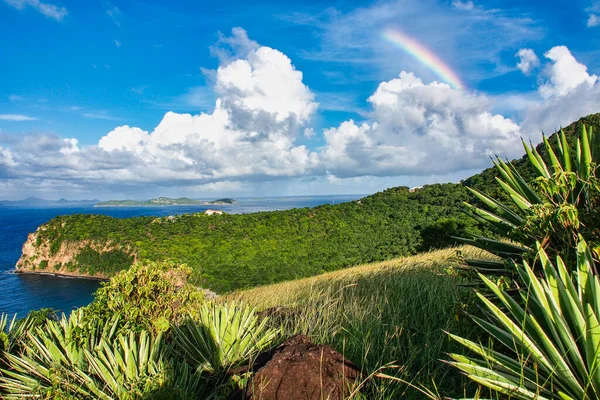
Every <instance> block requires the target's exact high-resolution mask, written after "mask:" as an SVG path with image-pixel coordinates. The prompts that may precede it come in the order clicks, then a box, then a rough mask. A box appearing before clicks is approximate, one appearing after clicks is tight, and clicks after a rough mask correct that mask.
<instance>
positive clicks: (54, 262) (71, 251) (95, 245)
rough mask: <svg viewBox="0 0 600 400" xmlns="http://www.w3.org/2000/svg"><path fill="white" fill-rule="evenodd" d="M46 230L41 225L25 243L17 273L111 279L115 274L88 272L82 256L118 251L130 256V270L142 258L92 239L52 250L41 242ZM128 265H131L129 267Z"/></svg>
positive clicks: (65, 244) (128, 250) (121, 248)
mask: <svg viewBox="0 0 600 400" xmlns="http://www.w3.org/2000/svg"><path fill="white" fill-rule="evenodd" d="M44 229H45V226H44V225H42V226H40V227H39V228H38V229H37V230H36V231H35V232H34V233H30V234H29V235H28V237H27V240H26V241H25V243H24V244H23V249H22V253H21V258H20V259H19V261H17V264H16V267H15V272H16V273H23V274H52V275H60V276H72V277H81V278H94V279H108V278H110V276H111V275H112V274H109V273H106V272H104V271H97V270H96V269H95V268H93V269H91V270H90V269H88V268H86V265H85V264H82V259H81V258H82V255H83V254H84V253H85V254H88V255H89V254H90V253H91V254H92V255H93V256H95V257H96V258H99V259H100V258H102V257H104V256H106V255H110V254H114V253H115V252H119V253H123V254H125V255H126V256H128V257H129V260H130V261H131V262H130V263H123V264H124V265H122V267H123V268H126V267H129V266H130V265H131V264H133V263H135V262H136V261H137V260H138V255H137V254H136V253H135V252H134V251H133V250H132V249H131V248H130V247H129V246H122V245H118V244H116V243H111V242H97V241H92V240H79V241H75V242H66V241H64V242H62V243H60V247H58V246H56V247H57V248H52V246H51V244H50V242H48V241H44V240H41V238H40V237H39V234H40V232H41V231H43V230H44ZM125 264H128V265H125Z"/></svg>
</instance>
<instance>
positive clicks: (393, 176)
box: [0, 0, 600, 198]
mask: <svg viewBox="0 0 600 400" xmlns="http://www.w3.org/2000/svg"><path fill="white" fill-rule="evenodd" d="M385 29H389V30H394V31H399V32H402V33H403V34H404V35H405V36H408V37H410V38H411V39H412V40H414V41H415V42H418V43H419V45H420V46H422V47H423V48H425V49H428V51H430V52H431V53H432V54H435V56H436V57H437V58H438V59H439V60H440V61H441V62H443V63H444V64H445V65H446V66H447V68H449V69H451V70H452V71H454V73H455V74H456V75H458V76H459V77H460V79H461V80H462V81H463V82H464V84H465V87H463V88H460V89H457V88H453V87H450V86H447V85H445V84H444V81H443V79H442V78H441V77H440V76H439V75H438V74H436V72H435V71H434V70H432V69H431V68H429V67H428V66H427V65H425V64H424V63H423V62H422V61H421V60H419V59H418V57H415V56H414V55H411V54H410V53H409V52H407V51H406V49H405V48H402V47H401V46H397V45H394V44H392V43H390V42H389V41H386V40H385V39H384V38H383V37H382V32H383V31H384V30H385ZM0 38H1V39H0V60H1V62H0V190H2V192H3V195H0V197H2V198H20V197H24V196H27V195H37V196H41V197H50V198H52V197H71V198H84V197H89V196H92V195H93V197H102V198H121V197H137V198H144V197H147V196H153V195H155V194H156V195H168V196H178V195H191V196H196V197H207V196H209V197H210V196H212V195H215V196H217V195H225V194H226V195H246V194H247V195H257V194H265V195H285V194H290V195H292V194H307V193H313V194H324V193H370V192H373V191H377V190H381V189H384V188H386V187H389V186H396V185H408V186H417V185H421V184H424V183H431V182H446V181H458V180H459V179H461V178H464V177H467V176H469V175H470V174H472V173H474V172H477V171H478V170H481V169H482V168H485V167H486V166H488V165H489V159H488V155H489V154H490V153H491V152H494V153H498V154H501V155H505V156H508V157H516V156H518V155H520V147H519V140H518V139H519V138H520V137H521V136H524V137H530V138H532V139H534V140H536V141H539V139H540V131H541V130H544V131H547V132H551V131H554V130H555V129H556V128H559V127H560V126H561V125H565V124H568V123H569V122H571V121H572V120H574V119H577V118H578V117H581V116H583V115H585V114H588V113H590V112H598V111H600V100H597V99H598V98H599V97H600V89H599V85H600V83H598V82H597V76H596V74H599V73H600V50H598V49H599V48H600V46H599V44H600V2H598V1H590V0H579V1H571V2H566V1H564V2H563V1H560V2H559V1H555V2H548V1H529V2H521V1H499V0H496V1H485V0H482V1H478V0H473V1H465V0H463V1H459V0H454V1H451V0H445V1H435V0H424V1H418V2H417V1H405V0H398V1H388V2H364V1H363V2H359V1H337V2H331V1H310V2H286V1H270V2H269V1H262V2H236V1H229V2H195V1H176V2H164V1H125V0H120V1H119V0H115V1H110V2H109V1H89V2H79V1H67V0H63V1H60V0H3V1H0ZM517 53H519V54H520V55H517ZM519 63H520V66H519ZM403 71H404V72H403ZM401 73H402V74H401ZM438 83H439V84H438ZM447 83H448V82H447ZM440 84H441V85H440ZM185 114H190V118H192V119H191V120H189V121H188V120H186V119H185V118H186V117H182V116H183V115H185ZM201 115H203V117H202V116H201ZM161 121H162V122H161ZM159 124H160V125H159ZM119 127H121V128H119ZM116 128H118V129H116Z"/></svg>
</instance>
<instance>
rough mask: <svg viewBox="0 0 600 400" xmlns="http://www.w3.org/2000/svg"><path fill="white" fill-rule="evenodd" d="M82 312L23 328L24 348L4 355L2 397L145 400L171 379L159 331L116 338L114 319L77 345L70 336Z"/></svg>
mask: <svg viewBox="0 0 600 400" xmlns="http://www.w3.org/2000/svg"><path fill="white" fill-rule="evenodd" d="M82 313H83V310H80V311H75V312H73V313H72V314H71V317H70V318H68V319H67V318H66V317H64V316H63V317H62V319H61V320H60V321H59V322H57V321H52V320H48V321H47V322H46V325H45V326H44V327H43V328H41V327H38V328H36V329H30V330H28V331H27V339H28V340H26V341H25V342H24V345H23V349H22V350H21V351H20V352H19V354H6V360H7V363H8V366H9V368H8V369H2V370H0V371H1V375H0V389H1V390H2V391H3V398H5V399H21V398H24V397H30V396H32V395H33V396H36V397H41V398H78V399H106V400H109V399H123V400H130V399H145V398H149V397H150V395H152V393H154V392H156V391H163V390H164V385H165V384H167V383H169V382H174V379H173V378H169V377H168V374H169V369H168V368H167V367H166V366H165V362H164V361H163V355H164V353H165V351H166V346H165V345H164V343H163V341H162V339H161V336H160V335H158V336H156V337H152V336H150V335H149V334H148V333H146V332H145V331H142V332H141V333H140V334H139V335H138V334H134V333H131V334H129V335H126V336H124V335H117V336H115V331H114V329H113V328H114V323H112V322H107V324H106V325H105V326H104V329H102V330H101V334H100V335H97V336H94V335H90V336H89V337H88V340H87V341H86V343H85V344H83V345H81V344H78V343H77V342H76V341H74V340H73V337H74V335H75V334H76V329H77V328H78V327H79V325H80V324H81V317H82ZM98 324H99V326H98V327H100V328H102V327H101V326H100V324H102V322H100V321H99V322H98Z"/></svg>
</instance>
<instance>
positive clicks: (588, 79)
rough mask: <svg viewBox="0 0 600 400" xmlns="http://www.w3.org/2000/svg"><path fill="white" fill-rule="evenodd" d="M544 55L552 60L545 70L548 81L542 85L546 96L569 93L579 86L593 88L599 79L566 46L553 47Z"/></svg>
mask: <svg viewBox="0 0 600 400" xmlns="http://www.w3.org/2000/svg"><path fill="white" fill-rule="evenodd" d="M544 56H545V57H546V58H547V59H549V60H550V61H551V63H550V64H549V65H548V66H547V68H546V70H545V75H546V82H545V83H543V84H542V85H541V86H540V94H541V95H542V96H543V97H544V98H549V97H552V96H557V95H558V96H564V95H567V94H569V93H570V92H572V91H573V90H575V89H576V88H578V87H579V86H585V87H588V88H591V87H593V86H594V85H595V84H596V81H597V80H598V77H597V76H596V75H590V74H589V73H588V72H587V67H586V66H585V65H583V64H580V63H579V62H577V60H576V59H575V57H573V55H572V54H571V52H570V51H569V49H568V48H567V47H565V46H556V47H553V48H551V49H550V50H549V51H548V52H546V53H545V54H544Z"/></svg>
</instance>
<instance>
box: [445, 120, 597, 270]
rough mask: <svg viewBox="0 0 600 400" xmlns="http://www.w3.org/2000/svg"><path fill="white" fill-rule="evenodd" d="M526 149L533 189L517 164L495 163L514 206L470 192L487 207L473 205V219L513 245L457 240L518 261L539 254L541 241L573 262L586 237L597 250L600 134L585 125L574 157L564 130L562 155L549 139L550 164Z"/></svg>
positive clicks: (474, 263) (490, 266)
mask: <svg viewBox="0 0 600 400" xmlns="http://www.w3.org/2000/svg"><path fill="white" fill-rule="evenodd" d="M523 147H524V148H525V151H526V153H527V157H528V159H529V162H530V163H531V165H532V166H533V168H534V170H535V172H536V174H537V176H538V177H537V179H536V180H535V181H534V182H533V183H532V184H530V183H528V182H527V181H526V180H525V179H524V178H523V177H522V176H521V174H519V172H518V171H517V169H516V168H515V167H514V166H513V165H512V164H511V163H508V162H504V161H502V160H501V159H499V158H497V159H496V160H495V161H494V164H495V166H496V168H497V170H498V172H499V173H500V176H501V178H496V180H497V182H498V184H499V185H500V187H501V188H502V189H503V191H504V192H505V193H506V194H507V195H508V196H509V197H510V199H511V200H512V202H513V205H512V206H511V207H509V206H507V205H504V204H502V203H500V202H499V201H497V200H494V199H493V198H491V197H489V196H487V195H485V194H484V193H481V192H479V191H477V190H475V189H473V188H469V190H470V191H471V192H472V193H473V194H474V195H475V197H476V198H477V199H478V200H479V201H480V202H481V203H482V204H483V206H482V207H477V206H474V205H471V204H467V207H468V208H469V210H470V213H471V215H472V216H473V217H474V218H475V219H476V220H478V221H479V222H481V223H482V224H483V225H484V226H487V227H488V228H489V229H490V230H492V231H493V232H495V233H496V234H498V235H500V236H501V237H503V238H505V239H509V241H510V243H509V242H507V241H505V240H495V239H490V238H486V237H475V238H472V239H464V238H457V239H459V240H460V241H462V242H464V243H467V244H471V245H474V246H476V247H479V248H481V249H484V250H486V251H489V252H491V253H493V254H495V255H497V256H500V257H501V258H503V259H513V260H516V261H519V260H520V259H521V257H522V256H523V255H524V254H533V253H535V251H534V249H535V243H536V242H539V243H541V245H542V246H543V247H544V248H545V249H546V250H547V251H548V252H549V253H550V254H553V255H556V254H562V255H563V257H565V258H567V259H569V258H570V257H572V256H574V254H569V251H570V249H574V248H576V245H577V241H578V235H580V234H581V235H583V236H584V238H585V239H586V240H587V241H588V243H589V245H590V246H591V247H592V249H593V250H595V251H597V250H598V244H599V243H598V239H600V232H599V231H598V229H597V226H598V223H600V219H599V216H598V213H597V212H596V207H598V206H599V205H600V184H599V181H598V179H597V178H596V166H597V165H599V163H600V135H594V134H593V132H592V129H591V128H590V129H589V132H588V130H587V129H586V127H585V126H583V128H582V132H581V135H580V137H579V138H578V140H577V144H576V151H575V156H574V157H573V156H572V155H571V150H570V148H569V144H568V142H567V138H566V136H565V134H564V132H563V131H561V132H560V135H556V148H557V151H555V150H554V148H553V146H552V145H551V143H550V141H549V140H548V139H547V138H546V137H544V148H545V150H546V152H547V158H548V159H549V164H547V163H546V162H545V161H544V159H543V158H542V156H541V155H540V153H539V152H538V151H537V150H536V148H535V147H534V146H533V145H527V144H526V143H525V142H523ZM565 250H566V252H565ZM467 263H468V264H469V265H470V266H471V267H474V268H476V269H477V270H478V271H479V272H483V273H504V272H506V271H505V263H504V262H503V261H497V262H495V261H478V260H467Z"/></svg>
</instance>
